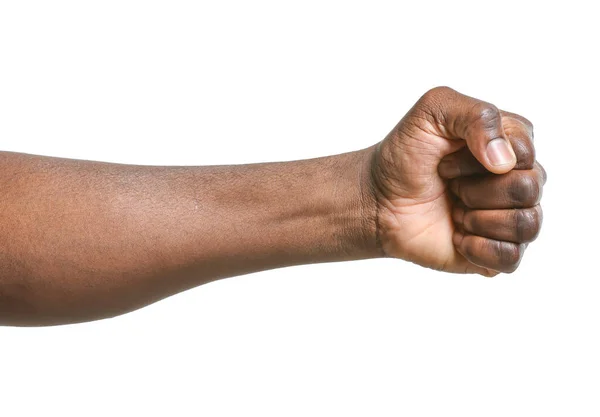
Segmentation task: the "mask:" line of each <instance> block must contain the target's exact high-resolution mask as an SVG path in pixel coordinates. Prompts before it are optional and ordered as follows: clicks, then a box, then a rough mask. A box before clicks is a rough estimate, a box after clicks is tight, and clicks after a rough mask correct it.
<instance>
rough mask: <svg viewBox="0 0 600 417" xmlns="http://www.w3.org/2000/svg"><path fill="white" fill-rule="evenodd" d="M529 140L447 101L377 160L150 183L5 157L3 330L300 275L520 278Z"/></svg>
mask: <svg viewBox="0 0 600 417" xmlns="http://www.w3.org/2000/svg"><path fill="white" fill-rule="evenodd" d="M532 129H533V128H532V126H531V123H529V121H527V120H526V119H524V118H522V117H521V116H518V115H515V114H512V113H507V112H501V111H500V110H498V109H497V108H495V107H494V106H492V105H491V104H489V103H486V102H482V101H480V100H476V99H474V98H471V97H467V96H464V95H461V94H459V93H457V92H456V91H453V90H451V89H448V88H436V89H433V90H431V91H429V92H428V93H426V94H425V95H424V96H423V97H422V98H421V99H420V100H419V101H418V102H417V103H416V104H415V106H414V107H413V108H412V109H411V110H410V111H409V112H408V113H407V115H406V116H405V117H404V118H403V119H402V120H401V121H400V122H399V123H398V125H397V126H396V127H395V128H394V129H392V131H391V132H390V134H389V135H388V136H387V137H386V138H385V139H384V140H383V141H382V142H380V143H379V144H377V145H375V146H373V147H370V148H367V149H364V150H361V151H357V152H352V153H347V154H342V155H336V156H331V157H325V158H319V159H312V160H304V161H295V162H284V163H268V164H255V165H240V166H216V167H150V166H131V165H118V164H107V163H100V162H89V161H75V160H66V159H58V158H48V157H41V156H33V155H23V154H15V153H0V187H1V188H0V191H1V193H2V194H1V195H2V198H1V199H0V262H1V265H2V269H1V270H0V324H10V325H50V324H60V323H72V322H80V321H86V320H94V319H99V318H104V317H111V316H114V315H118V314H122V313H125V312H127V311H131V310H134V309H136V308H140V307H142V306H144V305H147V304H150V303H152V302H155V301H157V300H160V299H162V298H164V297H167V296H169V295H172V294H175V293H177V292H180V291H184V290H186V289H188V288H192V287H194V286H197V285H200V284H203V283H206V282H209V281H211V280H216V279H219V278H224V277H229V276H233V275H240V274H246V273H250V272H254V271H260V270H265V269H270V268H277V267H283V266H289V265H298V264H304V263H314V262H332V261H345V260H353V259H364V258H370V257H376V256H388V257H395V258H400V259H404V260H407V261H411V262H415V263H417V264H419V265H422V266H425V267H428V268H433V269H437V270H441V271H446V272H454V273H478V274H481V275H484V276H494V275H496V274H498V273H499V272H512V271H514V270H515V269H516V268H517V266H518V265H519V262H520V260H521V257H522V255H523V252H524V250H525V247H526V245H527V243H529V242H531V241H532V240H533V239H535V237H536V236H537V233H538V232H539V229H540V224H541V209H540V206H539V200H540V197H541V189H542V186H543V184H544V182H545V178H546V176H545V172H544V170H543V169H542V168H541V166H540V165H539V164H538V163H537V162H536V161H535V155H534V148H533V131H532Z"/></svg>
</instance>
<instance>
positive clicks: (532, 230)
mask: <svg viewBox="0 0 600 417" xmlns="http://www.w3.org/2000/svg"><path fill="white" fill-rule="evenodd" d="M515 226H516V227H515V228H516V233H517V240H518V241H519V242H531V241H533V240H535V239H536V238H537V236H538V234H539V233H540V229H541V227H542V218H541V213H540V211H538V210H537V209H535V208H531V209H522V210H515Z"/></svg>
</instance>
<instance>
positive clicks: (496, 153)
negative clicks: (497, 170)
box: [486, 138, 516, 166]
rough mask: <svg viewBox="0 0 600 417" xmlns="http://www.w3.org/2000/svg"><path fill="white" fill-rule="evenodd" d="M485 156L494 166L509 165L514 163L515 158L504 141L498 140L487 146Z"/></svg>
mask: <svg viewBox="0 0 600 417" xmlns="http://www.w3.org/2000/svg"><path fill="white" fill-rule="evenodd" d="M486 152H487V156H488V159H489V160H490V163H491V164H492V165H494V166H500V165H509V164H511V163H514V162H515V161H516V156H515V153H514V151H513V150H512V148H511V147H510V145H509V144H508V142H507V141H506V140H505V139H502V138H498V139H494V140H492V141H490V143H488V145H487V151H486Z"/></svg>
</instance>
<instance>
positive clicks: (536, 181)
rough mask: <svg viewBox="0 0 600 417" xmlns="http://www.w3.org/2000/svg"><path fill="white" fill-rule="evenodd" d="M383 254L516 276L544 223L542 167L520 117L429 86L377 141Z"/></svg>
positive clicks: (375, 184)
mask: <svg viewBox="0 0 600 417" xmlns="http://www.w3.org/2000/svg"><path fill="white" fill-rule="evenodd" d="M370 171H371V180H372V188H373V190H374V196H375V201H376V206H377V214H376V220H377V238H378V240H379V244H380V245H381V248H382V250H383V252H384V253H385V255H386V256H390V257H396V258H402V259H405V260H408V261H411V262H414V263H417V264H419V265H423V266H426V267H429V268H434V269H438V270H442V271H447V272H459V273H479V274H481V275H485V276H494V275H496V274H498V273H499V272H513V271H514V270H515V269H516V268H517V266H518V265H519V262H520V260H521V257H522V256H523V252H524V251H525V248H526V246H527V244H528V243H529V242H531V241H532V240H534V239H535V238H536V237H537V235H538V232H539V230H540V226H541V223H542V210H541V207H540V204H539V203H540V198H541V195H542V187H543V185H544V183H545V181H546V173H545V171H544V169H543V168H542V166H541V165H540V164H539V163H537V162H536V160H535V150H534V144H533V126H532V124H531V123H530V122H529V121H528V120H527V119H525V118H524V117H522V116H519V115H516V114H513V113H508V112H505V111H501V110H498V109H497V108H496V107H495V106H494V105H492V104H490V103H487V102H485V101H481V100H477V99H475V98H471V97H468V96H465V95H462V94H460V93H458V92H456V91H454V90H452V89H450V88H447V87H438V88H434V89H433V90H430V91H428V92H427V93H426V94H425V95H423V97H421V99H420V100H419V101H418V102H417V103H416V104H415V105H414V107H413V108H412V109H411V110H410V111H409V112H408V113H407V115H406V116H405V117H404V118H403V119H402V120H401V121H400V122H399V123H398V125H397V126H396V127H395V128H394V129H393V130H392V131H391V132H390V133H389V135H388V136H387V137H386V138H385V139H384V140H383V141H382V142H381V143H379V145H378V146H377V148H376V150H375V152H374V154H373V158H372V164H371V169H370Z"/></svg>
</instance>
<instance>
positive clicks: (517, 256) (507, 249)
mask: <svg viewBox="0 0 600 417" xmlns="http://www.w3.org/2000/svg"><path fill="white" fill-rule="evenodd" d="M493 242H494V243H493V248H494V251H495V253H496V257H497V258H498V263H499V266H500V268H501V269H502V271H503V272H507V273H510V272H514V271H515V270H516V269H517V267H518V266H519V263H520V262H521V256H522V247H521V245H518V244H515V243H511V242H501V241H493Z"/></svg>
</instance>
